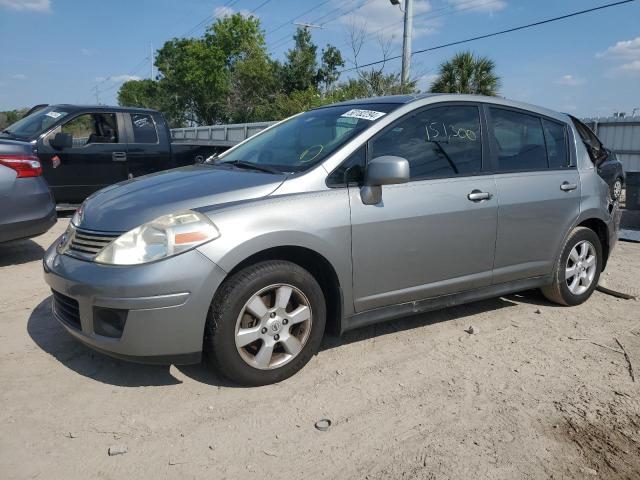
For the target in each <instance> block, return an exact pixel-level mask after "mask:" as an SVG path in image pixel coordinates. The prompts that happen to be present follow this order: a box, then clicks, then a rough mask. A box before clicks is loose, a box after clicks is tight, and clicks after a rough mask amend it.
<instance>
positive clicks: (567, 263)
mask: <svg viewBox="0 0 640 480" xmlns="http://www.w3.org/2000/svg"><path fill="white" fill-rule="evenodd" d="M601 269H602V245H601V243H600V238H598V235H596V233H595V232H594V231H593V230H591V229H590V228H586V227H577V228H576V229H574V230H573V232H571V234H570V235H569V238H568V240H567V241H566V243H565V245H564V248H563V249H562V254H561V255H560V259H559V260H558V264H557V265H556V267H555V269H554V274H553V283H552V284H551V285H548V286H545V287H542V289H541V290H542V293H543V294H544V296H545V297H547V299H549V300H551V301H552V302H555V303H558V304H560V305H580V304H581V303H583V302H585V301H586V300H587V299H588V298H589V297H590V296H591V294H592V293H593V291H594V290H595V288H596V286H597V285H598V280H599V278H600V270H601Z"/></svg>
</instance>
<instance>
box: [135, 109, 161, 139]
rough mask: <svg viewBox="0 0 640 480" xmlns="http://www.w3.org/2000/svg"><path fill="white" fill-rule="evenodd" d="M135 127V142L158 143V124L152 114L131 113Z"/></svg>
mask: <svg viewBox="0 0 640 480" xmlns="http://www.w3.org/2000/svg"><path fill="white" fill-rule="evenodd" d="M131 125H132V127H133V141H134V142H135V143H158V132H157V131H156V124H155V122H154V121H153V118H151V115H147V114H142V113H132V114H131Z"/></svg>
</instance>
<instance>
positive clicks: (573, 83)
mask: <svg viewBox="0 0 640 480" xmlns="http://www.w3.org/2000/svg"><path fill="white" fill-rule="evenodd" d="M585 82H586V80H585V79H584V78H580V77H574V76H573V75H563V76H561V77H560V78H558V79H557V80H556V82H555V83H557V84H558V85H566V86H568V87H577V86H578V85H582V84H583V83H585Z"/></svg>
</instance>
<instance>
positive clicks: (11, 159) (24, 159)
mask: <svg viewBox="0 0 640 480" xmlns="http://www.w3.org/2000/svg"><path fill="white" fill-rule="evenodd" d="M0 165H4V166H5V167H9V168H11V169H13V170H15V171H16V172H18V178H25V177H39V176H40V175H42V165H41V164H40V161H39V160H38V157H36V156H35V155H7V154H6V153H1V154H0Z"/></svg>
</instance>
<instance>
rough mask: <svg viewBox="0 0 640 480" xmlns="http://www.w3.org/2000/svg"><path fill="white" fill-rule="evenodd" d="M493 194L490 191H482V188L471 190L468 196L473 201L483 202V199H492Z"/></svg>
mask: <svg viewBox="0 0 640 480" xmlns="http://www.w3.org/2000/svg"><path fill="white" fill-rule="evenodd" d="M491 197H493V195H492V194H491V193H489V192H481V191H480V190H471V193H469V195H467V198H468V199H469V200H471V201H472V202H481V201H482V200H490V199H491Z"/></svg>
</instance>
